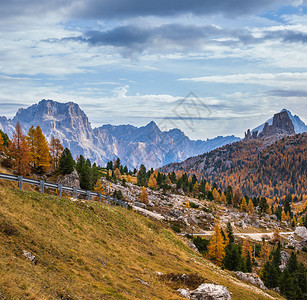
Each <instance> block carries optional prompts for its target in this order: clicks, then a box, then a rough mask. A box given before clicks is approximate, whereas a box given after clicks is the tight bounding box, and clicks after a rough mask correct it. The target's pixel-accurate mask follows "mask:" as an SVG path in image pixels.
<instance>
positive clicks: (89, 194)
mask: <svg viewBox="0 0 307 300" xmlns="http://www.w3.org/2000/svg"><path fill="white" fill-rule="evenodd" d="M86 194H87V200H91V192H90V191H86Z"/></svg>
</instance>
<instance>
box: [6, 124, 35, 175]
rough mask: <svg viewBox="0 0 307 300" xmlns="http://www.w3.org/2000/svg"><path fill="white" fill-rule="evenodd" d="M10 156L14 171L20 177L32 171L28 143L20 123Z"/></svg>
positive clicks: (10, 148) (15, 132)
mask: <svg viewBox="0 0 307 300" xmlns="http://www.w3.org/2000/svg"><path fill="white" fill-rule="evenodd" d="M8 154H9V156H10V157H11V158H12V159H13V160H12V165H13V169H14V170H15V171H16V172H17V173H18V174H20V175H22V176H24V175H26V174H27V173H28V172H29V171H30V165H29V162H30V153H29V148H28V143H27V141H26V138H25V136H24V134H23V132H22V129H21V126H20V123H19V122H17V124H16V127H15V131H14V133H13V139H12V142H11V143H10V146H9V151H8Z"/></svg>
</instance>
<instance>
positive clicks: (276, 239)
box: [272, 227, 281, 243]
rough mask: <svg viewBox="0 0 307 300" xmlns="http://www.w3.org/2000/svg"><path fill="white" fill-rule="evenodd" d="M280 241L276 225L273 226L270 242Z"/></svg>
mask: <svg viewBox="0 0 307 300" xmlns="http://www.w3.org/2000/svg"><path fill="white" fill-rule="evenodd" d="M280 241H281V236H280V232H279V229H278V227H276V228H275V230H274V232H273V237H272V242H273V243H278V242H280Z"/></svg>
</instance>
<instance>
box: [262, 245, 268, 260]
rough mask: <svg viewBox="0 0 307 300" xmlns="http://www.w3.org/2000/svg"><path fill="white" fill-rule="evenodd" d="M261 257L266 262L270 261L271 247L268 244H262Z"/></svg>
mask: <svg viewBox="0 0 307 300" xmlns="http://www.w3.org/2000/svg"><path fill="white" fill-rule="evenodd" d="M260 257H261V258H262V259H263V261H264V262H266V261H268V260H269V258H270V249H269V247H268V246H267V244H264V245H262V247H261V251H260Z"/></svg>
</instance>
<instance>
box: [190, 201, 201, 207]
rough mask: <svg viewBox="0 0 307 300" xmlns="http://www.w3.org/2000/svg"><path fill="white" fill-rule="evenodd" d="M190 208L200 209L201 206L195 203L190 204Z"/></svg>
mask: <svg viewBox="0 0 307 300" xmlns="http://www.w3.org/2000/svg"><path fill="white" fill-rule="evenodd" d="M190 207H191V208H198V207H199V205H198V204H196V203H194V202H190Z"/></svg>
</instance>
